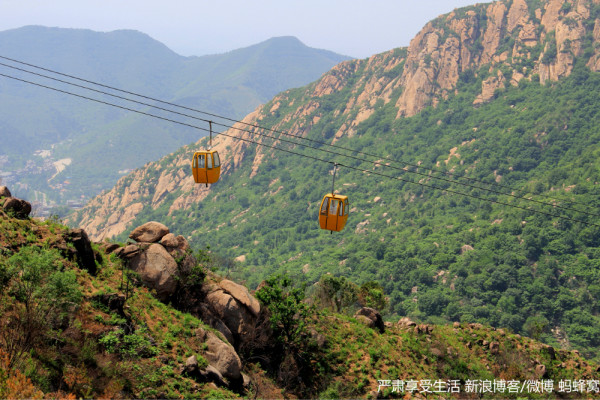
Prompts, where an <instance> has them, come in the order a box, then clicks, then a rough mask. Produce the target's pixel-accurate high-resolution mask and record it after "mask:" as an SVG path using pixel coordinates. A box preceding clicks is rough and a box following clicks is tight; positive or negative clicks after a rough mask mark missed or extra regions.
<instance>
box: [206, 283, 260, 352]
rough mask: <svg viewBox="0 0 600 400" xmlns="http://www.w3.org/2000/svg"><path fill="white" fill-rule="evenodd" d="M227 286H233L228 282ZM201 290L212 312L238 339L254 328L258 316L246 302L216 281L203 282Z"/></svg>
mask: <svg viewBox="0 0 600 400" xmlns="http://www.w3.org/2000/svg"><path fill="white" fill-rule="evenodd" d="M225 286H226V287H229V288H231V287H232V286H230V285H228V284H226V285H225ZM201 291H202V294H203V295H204V302H205V304H206V305H207V308H208V310H209V311H210V313H211V314H212V315H213V316H214V317H216V318H217V319H219V320H221V321H222V322H223V323H225V325H226V326H227V328H229V330H230V331H231V333H232V334H233V336H234V338H235V340H236V341H237V340H238V339H239V338H240V336H243V335H244V334H245V333H247V332H248V331H249V330H250V329H252V327H253V326H254V324H255V322H256V316H255V314H254V312H253V311H251V309H250V308H249V307H247V306H246V305H245V304H244V303H242V302H240V301H238V300H237V299H236V298H235V297H234V296H232V295H231V294H229V293H228V292H226V291H225V290H224V289H223V288H222V287H220V286H219V285H217V284H215V283H210V282H208V283H205V284H203V285H202V289H201ZM248 295H249V294H248ZM249 296H250V295H249ZM240 297H243V296H240ZM252 298H253V297H252ZM253 299H254V298H253ZM254 301H256V299H254ZM250 302H251V303H252V301H251V300H250ZM236 343H237V342H236Z"/></svg>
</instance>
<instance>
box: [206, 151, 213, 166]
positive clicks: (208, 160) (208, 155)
mask: <svg viewBox="0 0 600 400" xmlns="http://www.w3.org/2000/svg"><path fill="white" fill-rule="evenodd" d="M206 168H208V169H211V168H212V156H211V155H210V154H207V155H206Z"/></svg>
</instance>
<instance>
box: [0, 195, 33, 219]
mask: <svg viewBox="0 0 600 400" xmlns="http://www.w3.org/2000/svg"><path fill="white" fill-rule="evenodd" d="M2 208H3V209H4V211H6V212H7V213H12V214H13V215H14V216H15V217H16V218H21V219H25V218H27V217H29V214H30V213H31V203H29V202H28V201H25V200H21V199H17V198H15V197H7V198H6V199H5V200H4V204H2Z"/></svg>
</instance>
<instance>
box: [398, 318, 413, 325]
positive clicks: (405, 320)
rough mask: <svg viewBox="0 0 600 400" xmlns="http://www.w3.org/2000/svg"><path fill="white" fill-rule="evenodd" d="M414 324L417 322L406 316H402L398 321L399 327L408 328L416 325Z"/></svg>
mask: <svg viewBox="0 0 600 400" xmlns="http://www.w3.org/2000/svg"><path fill="white" fill-rule="evenodd" d="M416 325H417V323H416V322H414V321H413V320H411V319H410V318H408V317H402V318H400V320H399V321H398V326H399V327H401V328H410V327H411V326H416Z"/></svg>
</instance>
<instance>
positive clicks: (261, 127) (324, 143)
mask: <svg viewBox="0 0 600 400" xmlns="http://www.w3.org/2000/svg"><path fill="white" fill-rule="evenodd" d="M0 59H5V60H9V61H12V62H15V63H19V64H23V65H27V66H30V67H33V68H36V69H40V70H43V71H47V72H51V73H54V74H57V75H61V76H65V77H69V78H72V79H76V80H80V81H83V82H87V83H91V84H93V85H97V86H100V87H105V88H108V89H112V90H116V91H119V92H122V93H127V94H130V95H133V96H137V97H141V98H145V99H148V100H152V101H155V102H159V103H162V104H167V105H170V106H173V107H179V108H182V109H186V110H189V111H194V112H197V113H201V114H204V115H208V116H212V117H215V118H220V119H223V120H227V121H230V122H233V123H239V124H243V125H246V126H250V127H253V128H257V129H262V130H266V131H270V132H273V133H280V134H283V135H287V136H291V137H295V138H299V139H301V140H306V141H310V142H313V143H316V144H319V145H324V146H329V147H334V148H338V149H341V150H345V151H351V152H353V153H355V154H360V155H365V156H369V157H374V158H379V159H381V158H383V159H385V160H387V161H391V162H394V163H398V164H404V165H406V166H409V167H413V168H416V169H419V168H420V169H424V170H428V171H432V172H434V173H438V174H444V175H447V176H456V174H455V173H452V172H446V171H439V170H436V169H433V168H427V167H423V166H420V165H416V164H411V163H408V162H406V161H399V160H394V159H391V158H389V157H381V156H379V155H375V154H370V153H367V152H362V151H357V150H353V149H349V148H346V147H343V146H339V145H335V144H333V143H327V142H323V141H319V140H315V139H310V138H306V137H303V136H300V135H294V134H292V133H288V132H285V131H281V130H277V129H273V128H267V127H263V126H260V125H257V124H252V123H248V122H244V121H240V120H236V119H233V118H229V117H224V116H221V115H218V114H214V113H210V112H206V111H202V110H198V109H194V108H191V107H186V106H182V105H179V104H176V103H172V102H168V101H164V100H160V99H157V98H153V97H150V96H145V95H142V94H139V93H135V92H130V91H127V90H123V89H119V88H116V87H113V86H109V85H105V84H102V83H98V82H94V81H91V80H87V79H84V78H80V77H77V76H74V75H69V74H65V73H62V72H58V71H55V70H52V69H49V68H44V67H40V66H38V65H34V64H30V63H26V62H24V61H19V60H15V59H13V58H9V57H5V56H2V55H0ZM1 65H4V66H8V67H10V68H15V69H19V68H16V67H13V66H9V65H6V64H1ZM22 71H25V72H28V73H32V74H36V73H34V72H31V71H27V70H22ZM36 75H37V74H36ZM44 77H47V76H44ZM47 78H49V79H55V78H51V77H47ZM55 80H58V79H55ZM58 81H60V80H58ZM61 82H64V81H61ZM65 83H68V84H72V85H75V86H78V85H76V84H73V83H69V82H65ZM84 88H86V87H84ZM86 89H88V90H94V89H91V88H86ZM101 93H103V92H101ZM104 94H108V93H104ZM109 95H110V94H109ZM115 97H119V96H116V95H115ZM119 98H121V97H119ZM123 99H125V100H129V101H132V102H135V100H131V99H126V98H123ZM149 106H150V107H155V108H158V109H161V108H160V107H157V106H153V105H149ZM162 110H164V111H168V112H173V113H176V114H179V113H177V112H176V111H172V110H166V109H162ZM180 115H185V114H180ZM185 116H187V117H190V118H196V119H199V120H203V121H205V122H208V121H207V120H204V119H201V118H197V117H192V116H189V115H185ZM219 125H220V126H224V127H232V126H228V125H223V124H219ZM235 129H238V130H241V129H240V128H235ZM246 132H249V131H246ZM367 161H368V160H367ZM388 167H389V166H388ZM402 169H403V170H404V171H406V172H410V173H418V172H416V171H415V172H413V171H408V170H406V169H404V168H402ZM421 175H422V174H421ZM426 176H428V177H431V178H434V179H441V178H436V177H433V176H431V175H426ZM456 178H457V179H464V180H467V181H472V182H479V183H482V184H484V185H488V186H497V187H501V188H505V189H509V190H511V191H514V192H524V189H517V188H513V187H511V186H508V185H503V184H500V183H498V182H486V181H483V180H480V179H476V178H469V177H466V176H457V177H456ZM477 188H478V189H481V190H486V189H485V188H481V187H477ZM495 193H497V194H502V195H507V196H513V197H517V198H520V199H525V200H530V201H533V202H537V203H539V204H545V205H549V206H552V207H558V206H556V205H555V204H550V203H545V202H540V201H537V200H534V199H532V198H531V197H529V198H527V197H523V196H515V195H513V194H509V193H504V192H499V191H498V192H495ZM535 196H538V197H543V198H547V199H551V200H555V201H561V202H565V203H569V204H577V205H580V206H584V207H586V208H592V206H590V205H588V204H585V203H581V202H577V201H574V200H569V199H559V198H556V197H553V196H549V195H545V194H536V195H535ZM566 209H569V208H566ZM569 210H572V211H576V212H580V213H584V214H588V215H594V216H598V215H596V214H593V213H592V214H589V213H587V212H585V211H581V210H576V209H569Z"/></svg>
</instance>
